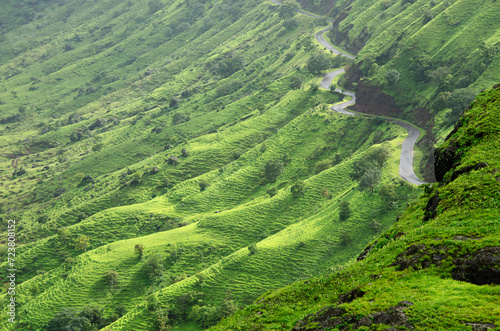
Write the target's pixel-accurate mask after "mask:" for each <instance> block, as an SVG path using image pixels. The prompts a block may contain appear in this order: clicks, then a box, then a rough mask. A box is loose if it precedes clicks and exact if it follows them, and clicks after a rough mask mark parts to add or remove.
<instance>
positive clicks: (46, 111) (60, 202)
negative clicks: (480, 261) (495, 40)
mask: <svg viewBox="0 0 500 331" xmlns="http://www.w3.org/2000/svg"><path fill="white" fill-rule="evenodd" d="M7 3H8V4H9V5H8V6H7V5H6V7H5V8H6V9H5V10H6V12H2V14H1V15H3V16H1V17H3V18H6V17H8V14H6V13H10V15H11V16H12V17H11V19H3V20H2V23H3V25H2V38H0V44H1V45H0V46H1V47H0V72H1V73H2V75H1V77H2V80H1V82H0V83H1V87H0V99H1V101H2V102H1V103H2V104H1V105H0V107H1V108H0V109H1V115H0V138H1V140H0V177H1V180H2V183H1V186H0V202H1V204H2V207H1V209H0V212H1V218H2V219H3V222H2V223H0V224H1V225H0V226H1V227H0V230H1V231H2V232H1V240H2V241H3V240H4V239H6V238H7V231H6V226H7V222H6V220H8V219H15V220H16V240H17V251H16V253H17V255H16V268H17V269H18V272H17V274H16V281H17V282H18V285H17V287H16V313H17V315H16V323H15V324H11V323H10V322H7V319H6V317H7V315H6V314H3V313H2V314H1V315H0V325H1V326H2V328H4V329H15V330H30V329H31V330H41V329H44V328H45V327H46V326H48V325H49V324H50V323H52V324H50V325H52V326H53V324H54V323H58V322H61V320H64V319H63V315H64V314H66V315H64V316H66V317H67V318H68V319H73V320H81V319H82V316H81V315H82V314H87V315H86V316H87V317H89V319H90V320H91V321H92V324H93V325H92V327H93V328H105V327H106V326H108V325H110V327H112V328H113V330H156V329H159V328H161V327H164V329H168V328H169V327H170V326H175V327H178V328H183V327H184V328H188V329H189V328H191V329H200V328H204V327H207V326H210V325H213V324H214V323H216V322H217V321H218V320H219V319H220V318H221V317H223V316H226V315H227V314H229V313H231V312H234V311H235V310H236V309H237V308H238V307H239V308H241V307H243V306H245V305H246V304H249V303H251V302H252V301H253V300H254V299H255V298H256V297H258V296H259V295H261V294H262V293H264V292H265V291H266V290H269V289H272V288H278V287H281V286H284V285H286V284H290V283H292V282H294V281H297V280H300V279H304V278H309V277H312V276H315V275H318V274H325V273H327V272H329V271H331V270H334V269H335V268H337V267H338V265H341V264H344V263H346V262H348V261H349V260H352V259H353V258H354V257H355V256H356V254H357V253H358V252H359V251H360V250H361V249H362V248H363V247H364V246H365V245H366V243H367V242H369V241H370V240H372V239H373V236H375V235H376V234H377V233H379V232H380V231H381V230H383V229H387V228H388V227H389V226H390V224H391V223H392V222H393V220H394V219H395V218H396V217H397V215H398V214H399V213H400V212H401V210H402V208H403V207H404V206H405V204H406V203H407V202H408V201H411V200H412V199H414V197H415V196H416V195H417V194H419V192H420V191H419V189H417V188H415V187H414V186H412V185H409V184H407V183H405V182H403V181H401V180H400V179H399V178H398V176H397V169H398V157H399V153H400V145H401V143H402V140H403V138H404V136H405V133H404V132H402V131H403V130H402V129H400V128H398V127H397V126H394V125H392V124H389V123H386V122H384V121H383V120H380V119H376V118H374V119H367V118H353V117H349V116H343V115H340V114H337V113H333V112H331V111H330V110H329V105H331V104H334V103H336V102H339V101H340V97H341V96H340V95H338V94H336V93H331V92H330V91H327V90H322V89H318V86H317V83H318V82H319V80H320V79H321V77H320V75H319V74H317V73H316V74H315V75H313V74H311V73H310V72H309V71H308V70H307V69H306V68H307V63H308V60H309V58H310V57H311V56H312V55H316V54H318V53H319V52H324V50H323V49H322V48H320V47H318V46H317V45H316V44H315V43H314V41H313V40H314V39H313V35H314V32H315V31H316V30H318V28H319V27H318V26H316V25H317V24H322V23H323V22H322V20H318V19H314V18H311V17H306V16H301V15H297V16H295V17H289V18H283V17H280V15H278V14H277V12H276V9H277V7H276V6H273V5H271V4H270V3H265V2H260V1H245V2H237V1H215V0H213V1H200V2H195V1H170V2H165V3H164V2H161V1H148V2H144V1H128V2H122V1H112V0H110V1H100V2H95V1H62V2H61V1H40V2H38V1H29V2H19V3H14V2H6V4H7ZM16 13H22V17H19V16H15V15H16ZM292 14H293V13H292ZM20 36H22V38H21V37H20ZM326 54H328V53H326ZM329 56H331V55H329ZM336 62H341V61H336ZM331 69H333V68H331ZM297 81H298V82H299V84H298V85H297ZM368 170H369V171H368ZM366 173H368V174H371V176H368V175H367V176H365V174H366ZM346 202H349V204H347V203H346ZM0 248H1V251H0V254H1V255H2V260H1V263H2V270H3V271H2V277H4V276H5V272H6V271H5V270H6V268H5V266H6V258H5V257H6V250H7V247H6V245H4V244H2V245H1V246H0ZM9 298H10V297H9V296H8V295H7V294H6V288H4V289H3V292H2V300H3V301H2V302H3V303H5V302H7V300H9ZM2 307H6V306H5V305H3V306H2ZM92 307H94V308H92ZM65 308H71V309H76V310H71V309H70V310H67V309H65ZM5 309H6V308H5ZM82 309H83V312H82ZM89 311H90V312H92V313H90V312H89ZM89 314H90V315H92V317H90V315H89ZM51 321H52V322H51ZM68 323H70V322H68V321H67V320H65V322H64V323H63V324H68ZM75 323H77V322H75ZM49 329H50V328H49Z"/></svg>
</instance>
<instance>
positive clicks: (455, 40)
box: [300, 0, 500, 181]
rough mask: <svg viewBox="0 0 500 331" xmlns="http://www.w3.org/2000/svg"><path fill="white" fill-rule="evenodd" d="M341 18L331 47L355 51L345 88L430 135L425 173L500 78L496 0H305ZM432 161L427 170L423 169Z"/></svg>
mask: <svg viewBox="0 0 500 331" xmlns="http://www.w3.org/2000/svg"><path fill="white" fill-rule="evenodd" d="M300 2H301V3H302V5H303V6H305V8H309V9H310V10H314V11H315V12H320V11H321V12H323V13H325V14H326V13H328V14H329V15H330V17H332V18H334V19H335V22H334V23H333V29H331V30H330V33H329V35H328V36H329V37H330V39H331V40H332V42H333V44H335V45H339V46H341V47H344V48H346V49H347V50H348V51H350V52H352V53H354V54H357V59H356V61H355V63H353V64H352V65H349V66H348V68H347V74H346V75H345V76H344V77H345V79H344V80H343V81H341V84H343V85H344V86H345V87H347V88H356V90H357V95H358V100H357V104H356V106H355V109H356V110H358V111H361V112H367V113H372V114H376V115H389V116H392V117H400V118H404V119H406V120H409V121H410V122H412V123H414V124H416V125H418V126H420V127H423V128H425V129H426V130H427V134H426V137H425V138H424V139H423V140H422V142H421V144H420V147H421V148H422V149H423V150H424V158H423V160H422V168H423V172H424V174H425V175H426V177H427V179H428V180H429V181H431V180H432V175H433V171H432V164H433V159H432V157H431V158H428V157H427V156H431V155H432V149H433V147H434V145H435V144H436V143H441V142H442V141H443V139H444V138H445V137H446V135H447V134H448V133H449V132H450V131H451V130H452V128H453V125H454V123H455V122H456V121H457V119H458V117H459V116H460V113H461V111H462V110H463V109H464V108H466V107H467V106H468V105H469V103H470V102H471V101H472V100H473V99H474V96H475V95H477V94H478V93H479V92H481V91H482V90H484V89H488V88H491V86H493V85H494V84H496V83H498V77H500V52H499V47H500V24H499V17H500V7H499V6H498V3H497V2H496V1H495V0H488V1H479V0H477V1H468V0H433V1H428V0H401V1H395V0H381V1H379V0H366V1H365V0H354V1H351V0H349V1H347V0H337V1H335V0H302V1H300ZM426 164H427V166H425V165H426Z"/></svg>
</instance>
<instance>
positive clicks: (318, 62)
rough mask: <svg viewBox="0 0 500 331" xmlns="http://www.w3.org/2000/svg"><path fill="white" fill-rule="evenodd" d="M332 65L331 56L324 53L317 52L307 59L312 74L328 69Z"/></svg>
mask: <svg viewBox="0 0 500 331" xmlns="http://www.w3.org/2000/svg"><path fill="white" fill-rule="evenodd" d="M330 66H331V61H330V58H329V57H328V56H327V55H325V54H323V53H319V54H315V55H313V56H311V57H310V58H309V60H308V61H307V70H308V71H309V72H310V73H312V74H319V73H320V72H321V70H326V69H328V68H330Z"/></svg>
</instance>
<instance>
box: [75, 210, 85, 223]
mask: <svg viewBox="0 0 500 331" xmlns="http://www.w3.org/2000/svg"><path fill="white" fill-rule="evenodd" d="M86 218H87V215H85V213H84V212H79V213H78V215H77V216H76V220H77V221H78V222H81V221H83V220H84V219H86Z"/></svg>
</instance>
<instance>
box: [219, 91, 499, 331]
mask: <svg viewBox="0 0 500 331" xmlns="http://www.w3.org/2000/svg"><path fill="white" fill-rule="evenodd" d="M499 115H500V86H498V85H497V86H496V87H494V88H493V89H491V90H488V91H486V92H484V93H482V94H480V95H479V96H478V97H477V99H476V101H475V102H474V103H473V105H472V107H471V108H470V109H468V110H467V111H466V112H465V113H464V115H463V116H462V117H461V118H460V121H459V123H458V124H457V126H455V129H454V130H453V131H452V132H451V134H450V135H449V136H448V138H447V139H446V141H445V143H444V144H442V145H441V146H440V147H439V148H438V149H437V151H436V170H437V172H436V177H437V178H438V180H439V183H437V184H435V185H432V186H428V187H427V188H426V189H425V193H424V194H423V195H422V196H421V198H420V199H419V200H418V201H417V202H415V203H413V204H411V205H410V206H409V207H408V209H407V210H406V211H405V212H404V214H403V215H402V216H401V217H400V218H399V219H398V221H397V222H396V223H395V224H394V225H393V226H392V227H391V228H390V229H389V230H387V231H386V232H384V233H383V234H382V235H381V236H379V237H377V238H376V239H375V240H373V241H372V242H371V243H370V244H369V245H368V246H367V247H366V249H365V251H364V252H363V253H362V254H361V255H360V257H359V258H358V261H357V262H354V263H350V264H349V265H347V266H346V267H345V268H344V269H342V270H340V271H338V272H333V273H331V274H330V275H328V276H321V277H316V278H312V279H310V280H307V281H302V282H297V283H295V284H293V285H290V286H288V287H285V288H283V289H280V290H276V291H271V292H269V293H267V294H265V295H263V296H261V297H260V298H259V299H258V300H257V301H256V302H255V303H254V304H252V305H250V306H248V307H247V308H245V309H244V310H241V311H239V312H237V313H235V315H234V316H232V317H230V318H228V319H225V320H223V321H222V322H221V323H220V324H219V325H218V326H216V327H214V328H212V329H211V330H276V329H284V330H292V329H293V330H351V329H360V330H389V329H390V330H498V329H499V328H500V318H499V316H500V310H499V307H500V299H499V298H500V296H499V294H500V288H499V287H498V285H499V283H500V277H499V275H500V264H499V254H500V246H499V245H500V241H499V238H500V235H499V229H500V227H499V221H500V219H499V215H500V203H499V202H500V173H499V170H498V168H499V166H500V158H499V157H498V155H499V145H498V137H499V134H500V123H499Z"/></svg>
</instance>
